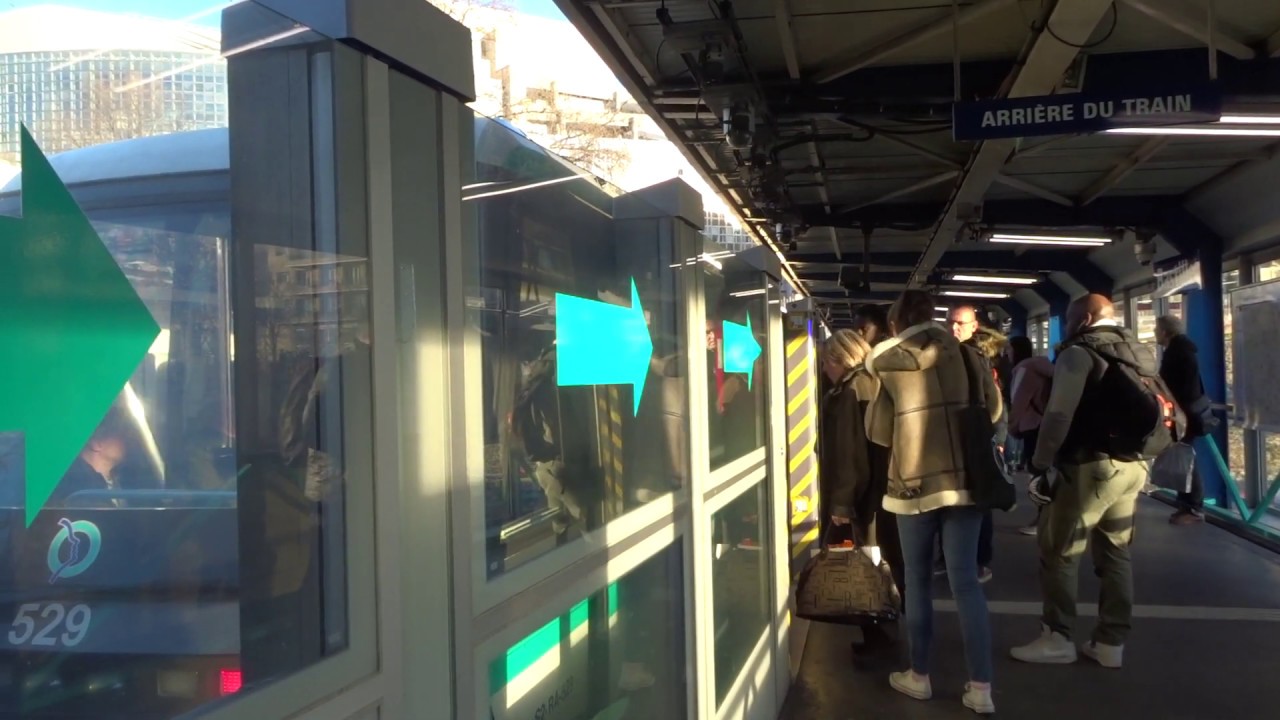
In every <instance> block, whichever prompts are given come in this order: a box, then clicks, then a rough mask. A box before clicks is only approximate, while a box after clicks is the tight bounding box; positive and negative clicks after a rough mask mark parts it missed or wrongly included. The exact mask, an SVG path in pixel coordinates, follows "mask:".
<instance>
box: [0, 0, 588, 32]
mask: <svg viewBox="0 0 1280 720" xmlns="http://www.w3.org/2000/svg"><path fill="white" fill-rule="evenodd" d="M509 1H510V3H511V5H512V7H513V8H514V9H515V10H516V11H518V12H522V13H527V14H529V15H537V16H538V17H545V18H552V19H555V20H562V19H564V15H562V14H561V13H560V10H559V8H557V7H556V4H555V2H553V1H552V0H509ZM225 4H226V3H225V2H219V0H0V11H4V10H16V9H18V8H24V7H31V6H32V5H67V6H70V7H78V8H85V9H88V10H103V11H106V12H130V13H138V14H140V15H150V16H153V17H159V18H166V19H170V20H179V19H183V18H188V17H190V16H192V15H196V14H198V13H201V12H202V11H206V10H212V9H213V8H216V7H220V6H222V5H225ZM194 22H198V23H201V24H204V25H210V26H216V25H217V24H218V14H217V13H216V12H210V13H209V14H208V15H205V16H204V17H203V18H200V19H198V20H195V21H194Z"/></svg>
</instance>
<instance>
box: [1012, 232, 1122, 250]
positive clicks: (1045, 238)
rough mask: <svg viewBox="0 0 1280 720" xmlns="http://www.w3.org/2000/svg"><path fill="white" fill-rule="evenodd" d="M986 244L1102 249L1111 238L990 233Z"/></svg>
mask: <svg viewBox="0 0 1280 720" xmlns="http://www.w3.org/2000/svg"><path fill="white" fill-rule="evenodd" d="M987 240H988V242H993V243H1004V244H1012V245H1067V246H1073V247H1102V246H1103V245H1108V244H1110V243H1111V238H1109V237H1101V236H1097V235H1093V236H1087V235H1041V234H1028V233H992V235H991V237H989V238H988V239H987Z"/></svg>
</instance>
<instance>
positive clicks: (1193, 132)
mask: <svg viewBox="0 0 1280 720" xmlns="http://www.w3.org/2000/svg"><path fill="white" fill-rule="evenodd" d="M1107 132H1108V133H1111V134H1113V135H1189V136H1194V137H1280V128H1246V127H1238V128H1237V127H1215V126H1212V125H1184V126H1182V127H1123V128H1111V129H1110V130H1107Z"/></svg>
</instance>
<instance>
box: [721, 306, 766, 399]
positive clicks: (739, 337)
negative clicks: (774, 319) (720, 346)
mask: <svg viewBox="0 0 1280 720" xmlns="http://www.w3.org/2000/svg"><path fill="white" fill-rule="evenodd" d="M761 352H762V348H761V347H760V343H758V342H756V334H755V333H754V332H753V331H752V330H751V316H750V315H747V324H746V325H739V324H738V323H735V322H729V321H728V320H725V321H724V371H725V372H727V373H745V374H746V376H747V389H748V390H750V389H751V383H752V380H753V379H754V378H755V372H756V358H758V357H760V353H761Z"/></svg>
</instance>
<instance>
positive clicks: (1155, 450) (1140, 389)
mask: <svg viewBox="0 0 1280 720" xmlns="http://www.w3.org/2000/svg"><path fill="white" fill-rule="evenodd" d="M1106 331H1110V332H1106ZM1072 344H1073V345H1075V344H1078V345H1079V346H1080V347H1083V348H1085V349H1086V350H1088V351H1089V352H1090V353H1092V354H1094V355H1096V356H1097V357H1099V358H1101V359H1102V361H1103V363H1104V364H1105V366H1106V369H1105V370H1104V371H1103V373H1102V378H1101V380H1100V381H1099V386H1098V389H1097V392H1098V394H1099V396H1100V397H1104V398H1106V399H1107V412H1106V418H1107V427H1106V428H1105V432H1106V437H1107V448H1106V452H1107V455H1109V456H1110V457H1113V458H1115V459H1117V460H1129V461H1136V460H1151V459H1154V458H1155V457H1156V456H1157V455H1159V454H1160V453H1161V452H1163V451H1164V450H1165V449H1166V448H1168V447H1169V446H1170V445H1172V444H1173V443H1174V438H1175V437H1181V436H1182V433H1183V431H1184V428H1185V426H1186V421H1185V418H1184V416H1183V415H1182V411H1181V410H1179V409H1178V404H1177V403H1176V402H1174V399H1173V393H1172V392H1170V391H1169V386H1168V385H1166V384H1165V382H1164V380H1163V379H1161V378H1160V370H1159V360H1158V358H1157V356H1156V350H1155V347H1154V346H1152V345H1150V344H1148V343H1140V342H1137V341H1136V340H1133V339H1132V338H1131V337H1130V336H1129V335H1128V334H1126V333H1124V332H1122V331H1120V330H1118V329H1116V330H1112V329H1111V328H1095V329H1094V332H1091V333H1090V334H1089V335H1088V336H1086V337H1084V338H1081V341H1080V342H1078V343H1072Z"/></svg>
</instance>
